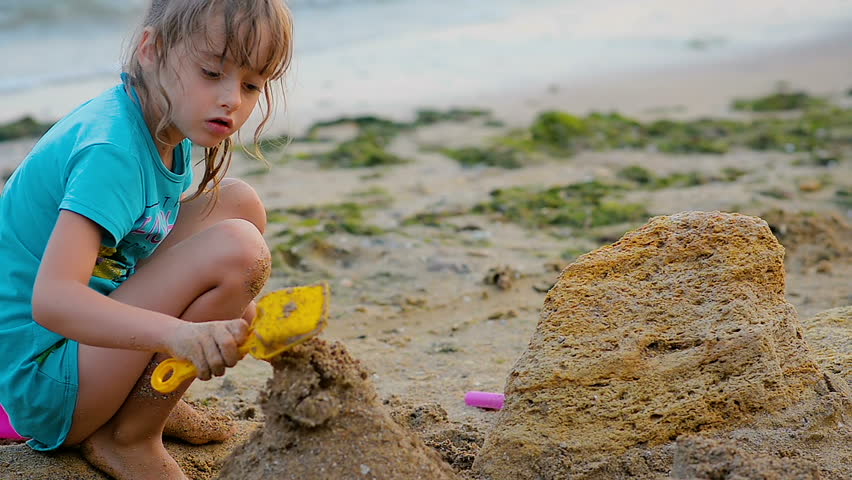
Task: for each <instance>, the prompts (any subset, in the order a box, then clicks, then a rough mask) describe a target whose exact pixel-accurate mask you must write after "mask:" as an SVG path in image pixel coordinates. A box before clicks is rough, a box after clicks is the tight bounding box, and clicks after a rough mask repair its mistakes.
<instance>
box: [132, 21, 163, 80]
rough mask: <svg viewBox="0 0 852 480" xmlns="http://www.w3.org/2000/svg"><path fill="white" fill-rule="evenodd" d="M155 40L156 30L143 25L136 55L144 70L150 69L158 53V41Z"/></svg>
mask: <svg viewBox="0 0 852 480" xmlns="http://www.w3.org/2000/svg"><path fill="white" fill-rule="evenodd" d="M157 40H158V38H157V35H156V31H155V30H154V29H153V28H152V27H145V29H144V30H142V38H141V39H140V40H139V48H138V49H137V55H138V59H139V64H140V65H141V66H142V68H143V69H144V70H148V69H150V68H151V67H153V66H154V65H156V63H157V56H158V53H159V51H158V50H159V49H158V45H157V44H158V43H159V42H158V41H157Z"/></svg>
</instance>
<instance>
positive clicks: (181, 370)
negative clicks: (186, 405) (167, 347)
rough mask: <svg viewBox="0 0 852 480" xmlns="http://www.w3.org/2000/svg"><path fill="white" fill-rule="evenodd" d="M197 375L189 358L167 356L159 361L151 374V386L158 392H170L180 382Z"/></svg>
mask: <svg viewBox="0 0 852 480" xmlns="http://www.w3.org/2000/svg"><path fill="white" fill-rule="evenodd" d="M196 375H198V370H196V369H195V365H193V364H192V362H190V361H189V360H178V359H177V358H168V359H166V360H163V361H162V362H160V364H159V365H157V368H155V369H154V373H153V374H152V375H151V386H152V387H154V389H155V390H157V391H158V392H160V393H172V392H174V391H175V390H176V389H177V388H178V387H179V386H180V384H181V383H183V382H185V381H187V380H189V379H190V378H193V377H195V376H196Z"/></svg>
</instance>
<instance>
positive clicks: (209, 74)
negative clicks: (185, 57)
mask: <svg viewBox="0 0 852 480" xmlns="http://www.w3.org/2000/svg"><path fill="white" fill-rule="evenodd" d="M201 73H202V74H204V76H205V77H207V78H211V79H215V78H219V77H221V76H222V74H221V73H219V72H214V71H212V70H207V69H206V68H202V69H201Z"/></svg>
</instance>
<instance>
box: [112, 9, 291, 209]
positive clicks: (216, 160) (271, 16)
mask: <svg viewBox="0 0 852 480" xmlns="http://www.w3.org/2000/svg"><path fill="white" fill-rule="evenodd" d="M217 14H219V15H223V16H224V28H225V44H224V50H223V51H222V57H223V58H224V56H225V55H226V54H230V55H231V57H232V59H233V61H234V62H235V63H237V64H238V65H239V66H240V67H243V66H249V67H250V68H251V69H252V70H255V71H257V72H258V73H260V74H261V75H263V76H265V77H267V78H268V82H267V84H266V86H265V87H264V89H263V99H264V104H265V107H264V106H263V105H262V106H261V112H262V113H263V120H262V121H261V122H260V124H259V125H258V126H257V128H256V129H255V132H254V143H255V145H257V144H258V143H259V140H260V135H261V133H262V132H263V130H264V128H265V127H266V125H267V123H268V122H269V120H270V117H271V115H272V112H273V111H274V107H275V98H274V96H273V94H272V91H271V90H272V85H273V82H275V84H278V85H279V86H280V87H281V90H282V98H283V77H284V74H285V73H286V71H287V69H288V67H289V66H290V61H291V59H292V57H293V17H292V14H291V13H290V10H289V9H288V8H287V5H286V4H285V3H284V0H152V1H151V7H150V8H149V10H148V14H147V15H146V16H145V20H144V22H143V23H142V25H141V27H140V28H139V32H138V33H137V34H136V38H135V39H134V41H133V42H132V43H131V47H132V48H131V49H130V50H129V53H128V55H127V60H126V61H125V64H124V70H125V72H127V73H128V74H129V76H130V83H131V85H133V86H134V87H137V88H139V89H140V90H142V91H143V92H145V93H147V94H148V95H145V96H146V97H147V98H149V99H152V101H158V102H159V103H160V105H159V107H160V111H161V112H162V117H161V118H160V121H159V123H158V125H157V126H156V129H155V131H154V137H155V138H160V134H162V133H163V132H164V131H165V130H166V129H167V128H168V126H169V124H170V123H171V113H172V102H171V99H169V97H168V95H167V94H166V90H165V89H164V88H163V85H162V84H161V83H160V76H159V75H158V74H154V75H153V76H149V79H151V83H152V85H146V83H145V81H143V77H142V66H141V64H140V63H139V59H138V58H137V54H138V48H139V43H140V39H141V35H142V32H143V31H144V30H145V29H146V28H149V27H150V28H151V30H152V34H153V36H154V37H153V38H152V41H153V42H154V45H155V46H156V48H157V52H158V55H157V67H158V68H157V72H159V71H160V70H162V69H163V68H164V67H165V66H166V62H167V58H168V55H169V53H170V52H171V51H172V49H173V48H174V47H175V46H177V45H180V44H183V45H185V46H186V47H187V48H188V49H190V51H191V52H192V50H193V49H194V48H197V47H196V46H195V45H193V44H192V42H188V40H189V39H191V38H193V37H194V36H196V35H199V34H200V35H201V36H202V38H206V39H207V42H208V44H210V43H211V42H212V40H211V36H210V35H209V34H208V21H209V19H210V18H211V17H212V16H213V15H217ZM264 33H266V37H264ZM265 41H266V42H268V45H269V48H268V50H267V52H266V56H265V57H263V58H258V57H257V54H258V52H260V51H261V50H260V47H261V45H262V43H264V42H265ZM193 53H195V52H193ZM258 60H259V61H258ZM154 91H156V92H158V93H159V94H160V95H158V96H157V97H154V96H152V95H150V93H153V92H154ZM142 108H143V109H145V110H146V111H148V112H150V111H151V106H150V105H148V106H146V105H142ZM231 144H232V140H231V137H228V138H226V139H225V140H223V141H222V142H220V143H219V144H218V145H215V146H213V147H209V148H205V149H204V176H203V177H202V179H201V182H200V184H199V186H198V189H197V190H196V191H195V193H193V194H192V195H191V196H190V197H189V198H188V199H187V200H192V199H194V198H197V197H198V196H199V195H201V194H202V193H204V192H205V191H208V187H209V190H213V191H214V193H215V192H216V191H218V187H219V182H220V181H221V180H222V177H223V176H224V175H225V172H226V171H227V169H228V166H229V165H230V163H231V154H232V152H231ZM255 155H256V156H258V157H261V158H262V153H261V152H260V151H259V150H257V149H256V151H255Z"/></svg>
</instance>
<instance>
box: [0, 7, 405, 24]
mask: <svg viewBox="0 0 852 480" xmlns="http://www.w3.org/2000/svg"><path fill="white" fill-rule="evenodd" d="M399 1H404V0H290V1H288V2H287V4H288V5H289V6H290V8H292V9H293V10H305V9H327V8H334V7H339V6H350V5H353V4H370V3H395V2H399ZM149 4H150V0H61V1H57V0H3V2H2V3H0V28H3V29H15V28H22V27H27V26H32V25H51V24H68V23H73V22H81V21H84V22H86V23H91V22H101V21H104V20H109V19H121V18H129V17H133V16H138V15H140V14H141V13H143V12H144V11H145V10H146V9H147V8H148V5H149Z"/></svg>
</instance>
